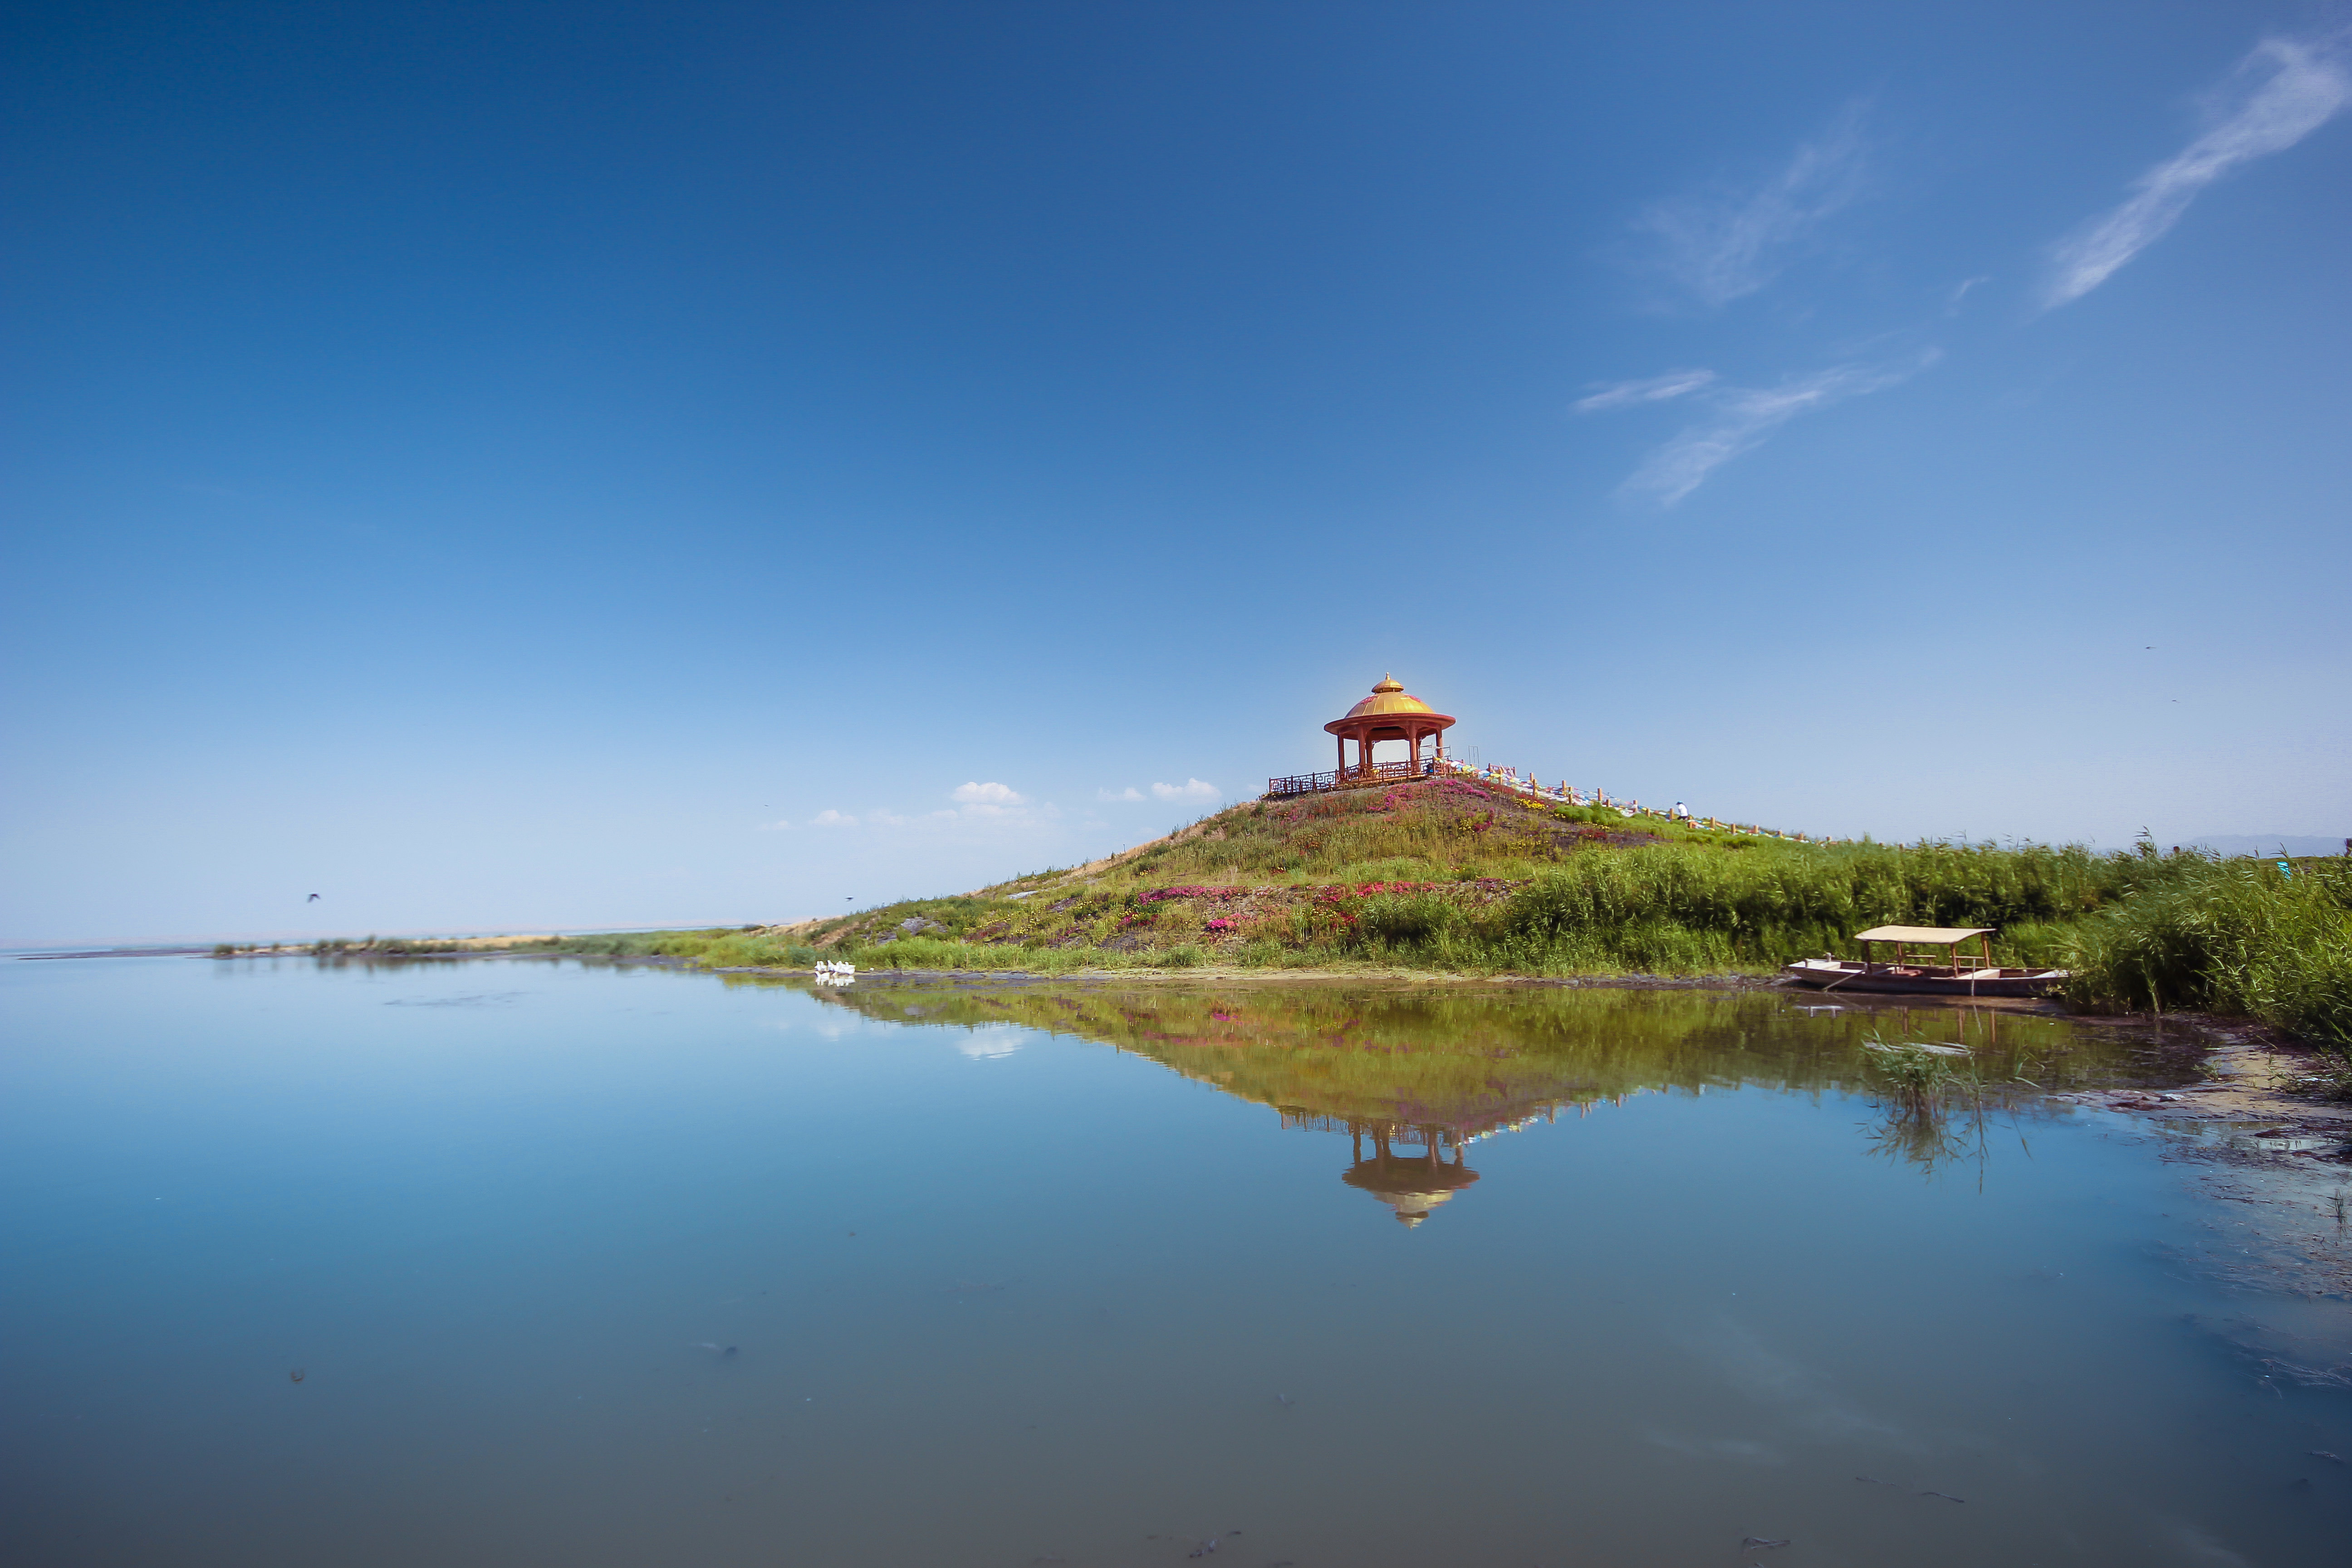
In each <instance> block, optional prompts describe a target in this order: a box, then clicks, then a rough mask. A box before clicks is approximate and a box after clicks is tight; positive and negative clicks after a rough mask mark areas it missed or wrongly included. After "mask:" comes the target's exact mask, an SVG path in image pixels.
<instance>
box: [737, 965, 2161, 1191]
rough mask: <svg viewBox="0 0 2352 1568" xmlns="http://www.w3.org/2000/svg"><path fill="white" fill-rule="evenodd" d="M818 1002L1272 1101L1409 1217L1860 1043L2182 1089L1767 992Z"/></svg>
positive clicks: (910, 985)
mask: <svg viewBox="0 0 2352 1568" xmlns="http://www.w3.org/2000/svg"><path fill="white" fill-rule="evenodd" d="M731 978H734V979H736V980H738V981H739V983H749V984H760V983H763V982H760V981H757V980H755V979H754V978H753V977H750V976H736V977H731ZM764 983H765V984H775V982H764ZM814 995H815V997H816V999H817V1000H818V1001H820V1002H822V1003H824V1004H825V1005H829V1006H835V1007H842V1008H845V1009H848V1010H850V1011H853V1012H856V1013H858V1014H861V1015H863V1016H866V1017H869V1018H874V1019H877V1020H880V1021H887V1022H889V1023H893V1024H902V1025H907V1026H915V1027H929V1028H943V1029H961V1030H967V1031H988V1032H989V1033H990V1034H992V1035H1001V1034H1002V1032H1003V1030H1004V1029H1005V1028H1006V1027H1007V1026H1012V1027H1015V1028H1030V1029H1036V1030H1039V1031H1042V1032H1045V1033H1047V1034H1054V1035H1072V1036H1076V1037H1081V1038H1084V1039H1087V1040H1093V1041H1096V1042H1098V1043H1100V1044H1103V1045H1108V1046H1110V1047H1113V1048H1115V1049H1117V1050H1119V1051H1121V1052H1124V1053H1126V1054H1129V1055H1132V1056H1139V1057H1146V1058H1150V1059H1151V1060H1152V1061H1155V1062H1157V1063H1159V1064H1160V1066H1162V1067H1165V1068H1171V1069H1172V1070H1174V1071H1176V1072H1178V1073H1181V1074H1182V1075H1183V1076H1185V1077H1186V1078H1189V1079H1193V1080H1195V1081H1197V1082H1200V1083H1204V1084H1208V1085H1211V1086H1213V1087H1214V1088H1216V1089H1220V1090H1222V1091H1223V1092H1224V1093H1226V1094H1230V1095H1233V1096H1234V1097H1235V1098H1237V1099H1241V1100H1250V1101H1253V1102H1255V1103H1256V1104H1260V1105H1264V1106H1267V1107H1269V1108H1271V1109H1272V1110H1275V1111H1276V1113H1277V1115H1278V1116H1279V1118H1280V1122H1281V1125H1282V1126H1284V1127H1286V1128H1297V1129H1305V1130H1309V1131H1330V1132H1345V1133H1347V1134H1349V1139H1350V1141H1351V1143H1352V1146H1353V1150H1354V1155H1353V1161H1352V1163H1351V1164H1350V1165H1349V1168H1348V1169H1347V1170H1346V1171H1345V1172H1344V1173H1342V1174H1341V1176H1340V1180H1342V1181H1343V1182H1345V1183H1346V1184H1348V1185H1349V1186H1351V1187H1354V1188H1356V1189H1358V1190H1360V1191H1362V1192H1365V1193H1368V1194H1371V1195H1372V1196H1374V1197H1376V1198H1378V1199H1380V1200H1381V1202H1382V1203H1384V1204H1387V1205H1389V1206H1390V1207H1391V1209H1392V1210H1394V1212H1395V1215H1396V1217H1397V1218H1398V1220H1400V1221H1401V1222H1402V1223H1403V1224H1405V1225H1407V1226H1413V1225H1418V1224H1420V1223H1421V1222H1422V1221H1423V1220H1424V1219H1425V1218H1427V1217H1428V1216H1429V1215H1430V1213H1431V1212H1432V1211H1433V1210H1434V1209H1435V1208H1437V1207H1438V1206H1439V1205H1443V1204H1444V1203H1446V1202H1447V1201H1449V1200H1450V1199H1452V1198H1453V1197H1454V1195H1455V1194H1459V1193H1461V1192H1462V1191H1463V1190H1464V1189H1465V1188H1467V1187H1469V1186H1470V1185H1471V1184H1474V1183H1475V1182H1476V1181H1477V1180H1478V1173H1477V1172H1476V1170H1475V1169H1474V1168H1472V1167H1471V1166H1470V1165H1469V1164H1468V1163H1467V1160H1466V1157H1465V1152H1466V1150H1467V1148H1468V1146H1469V1145H1470V1144H1472V1143H1474V1142H1477V1141H1479V1140H1480V1139H1483V1138H1488V1137H1492V1136H1495V1135H1496V1134H1498V1133H1502V1132H1507V1131H1517V1129H1519V1128H1522V1127H1525V1126H1528V1124H1530V1123H1533V1122H1537V1121H1557V1120H1558V1119H1559V1115H1560V1113H1561V1112H1562V1111H1564V1110H1571V1111H1574V1112H1575V1113H1577V1114H1578V1115H1584V1114H1588V1113H1590V1112H1591V1110H1593V1108H1594V1107H1596V1106H1599V1105H1601V1104H1603V1103H1609V1104H1622V1102H1623V1101H1624V1100H1625V1099H1626V1098H1627V1097H1628V1096H1632V1095H1637V1094H1644V1093H1680V1094H1692V1095H1697V1094H1704V1093H1706V1091H1707V1090H1709V1089H1716V1090H1729V1089H1741V1088H1758V1089H1769V1090H1772V1091H1777V1092H1780V1093H1791V1094H1805V1095H1814V1096H1818V1095H1822V1094H1824V1093H1839V1092H1845V1091H1853V1090H1859V1089H1864V1088H1865V1087H1866V1075H1865V1072H1864V1058H1865V1056H1866V1053H1865V1051H1864V1047H1863V1042H1864V1039H1865V1038H1869V1037H1874V1036H1876V1037H1883V1038H1886V1039H1897V1038H1903V1037H1911V1038H1918V1039H1927V1040H1931V1041H1935V1042H1937V1043H1944V1044H1958V1045H1964V1046H1966V1047H1969V1052H1970V1056H1971V1059H1972V1060H1973V1062H1974V1063H1975V1066H1976V1068H1977V1070H1978V1072H1979V1074H1980V1076H1981V1077H1982V1078H1983V1079H1985V1080H1987V1082H1988V1083H1989V1084H1990V1085H1991V1086H1992V1087H1991V1089H1990V1091H1989V1098H1990V1100H1991V1101H1992V1102H1994V1103H1995V1104H1997V1105H2000V1106H2002V1107H2006V1108H2007V1109H2010V1110H2029V1109H2030V1108H2031V1106H2032V1102H2033V1101H2034V1100H2036V1099H2038V1098H2039V1096H2040V1095H2041V1094H2042V1093H2043V1092H2047V1091H2052V1090H2057V1089H2081V1088H2089V1087H2095V1086H2099V1085H2103V1084H2108V1083H2114V1082H2118V1081H2123V1080H2126V1079H2128V1080H2129V1081H2132V1082H2136V1083H2147V1082H2149V1081H2151V1080H2152V1079H2161V1078H2168V1077H2174V1076H2179V1075H2176V1074H2171V1073H2168V1072H2167V1071H2166V1069H2165V1066H2164V1063H2163V1061H2162V1060H2161V1058H2159V1056H2158V1053H2157V1052H2155V1051H2153V1050H2152V1049H2151V1048H2149V1047H2147V1046H2145V1045H2144V1044H2142V1043H2140V1042H2139V1041H2137V1040H2136V1039H2134V1038H2132V1037H2126V1036H2121V1035H2118V1034H2117V1033H2116V1032H2115V1031H2113V1030H2108V1029H2101V1028H2094V1027H2088V1026H2084V1025H2082V1024H2078V1023H2076V1022H2074V1021H2073V1020H2069V1019H2066V1018H2063V1017H2060V1016H2053V1015H2050V1014H2046V1013H2042V1012H2040V1011H2038V1010H2024V1009H2019V1008H2015V1007H2006V1008H2005V1007H1997V1006H1989V1005H1975V1006H1963V1007H1953V1006H1945V1005H1934V1006H1903V1005H1822V1004H1821V1003H1819V1002H1818V1000H1816V999H1814V998H1813V997H1812V996H1811V994H1807V998H1806V1000H1804V1001H1799V1000H1797V999H1796V998H1794V997H1792V996H1790V994H1786V993H1783V992H1780V991H1774V990H1745V991H1731V990H1724V991H1699V990H1679V989H1677V990H1636V989H1620V988H1608V987H1575V988H1570V987H1559V986H1523V985H1508V986H1506V985H1467V984H1465V985H1446V986H1431V985H1425V984H1424V985H1417V984H1407V983H1401V982H1361V983H1359V982H1323V981H1317V982H1256V983H1218V982H1199V983H1190V982H1174V981H1164V980H1154V981H1145V982H1131V981H1130V982H1120V981H1118V980H1105V981H1092V982H1072V981H1066V980H1055V981H1035V982H1024V981H1020V980H1006V979H1003V978H995V977H971V978H962V977H950V976H888V975H884V976H872V977H863V978H861V979H860V980H859V981H858V982H857V984H855V985H853V986H849V987H844V988H833V987H823V988H817V989H816V990H815V991H814ZM1400 1145H1402V1146H1403V1152H1401V1151H1400V1148H1399V1146H1400Z"/></svg>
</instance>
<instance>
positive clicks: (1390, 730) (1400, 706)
mask: <svg viewBox="0 0 2352 1568" xmlns="http://www.w3.org/2000/svg"><path fill="white" fill-rule="evenodd" d="M1453 722H1454V715H1452V714H1451V713H1440V712H1439V711H1438V710H1436V709H1434V708H1432V707H1431V706H1430V705H1429V704H1428V703H1426V702H1423V700H1421V699H1420V698H1418V697H1415V696H1413V695H1412V693H1411V692H1409V691H1407V690H1406V689H1404V688H1403V687H1402V686H1400V685H1398V684H1397V679H1396V677H1395V676H1393V675H1383V676H1381V683H1380V684H1379V685H1378V686H1375V687H1373V688H1372V694H1371V695H1370V697H1367V698H1365V699H1364V700H1362V701H1361V702H1359V703H1357V704H1356V705H1355V706H1354V707H1353V708H1350V709H1349V710H1348V715H1347V717H1346V718H1344V719H1334V720H1332V721H1330V722H1329V723H1328V724H1326V725H1324V726H1323V728H1324V730H1325V731H1328V733H1330V734H1331V735H1333V736H1335V737H1337V738H1338V740H1339V776H1340V777H1341V778H1342V779H1345V778H1349V777H1359V778H1371V777H1374V776H1376V775H1375V774H1374V773H1373V770H1372V748H1373V747H1374V746H1376V745H1378V744H1379V743H1380V742H1382V741H1402V742H1404V743H1405V744H1406V745H1408V746H1410V747H1412V765H1411V767H1410V769H1409V770H1408V771H1409V772H1410V773H1420V772H1421V770H1422V755H1421V747H1422V742H1424V741H1433V742H1436V746H1437V750H1436V752H1435V755H1436V756H1438V757H1443V756H1444V755H1445V731H1446V730H1447V728H1448V727H1449V726H1451V725H1452V724H1453ZM1350 741H1353V742H1356V765H1355V766H1354V767H1353V768H1350V767H1349V766H1348V742H1350Z"/></svg>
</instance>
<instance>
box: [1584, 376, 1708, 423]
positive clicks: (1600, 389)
mask: <svg viewBox="0 0 2352 1568" xmlns="http://www.w3.org/2000/svg"><path fill="white" fill-rule="evenodd" d="M1714 381H1715V372H1713V371H1711V370H1670V371H1668V372H1666V374H1664V375H1654V376H1651V377H1649V378H1647V379H1646V380H1643V381H1619V382H1612V383H1608V384H1603V385H1599V386H1596V387H1594V388H1593V390H1592V392H1591V394H1590V395H1587V396H1584V397H1580V398H1578V399H1577V400H1576V403H1575V405H1574V406H1575V410H1576V412H1577V413H1579V414H1598V413H1600V412H1601V410H1602V409H1604V408H1624V407H1628V406H1630V405H1633V404H1637V403H1664V402H1665V401H1667V400H1668V399H1669V398H1675V397H1680V396H1682V395H1685V393H1692V392H1696V391H1697V390H1699V388H1701V387H1703V386H1707V385H1711V384H1713V383H1714Z"/></svg>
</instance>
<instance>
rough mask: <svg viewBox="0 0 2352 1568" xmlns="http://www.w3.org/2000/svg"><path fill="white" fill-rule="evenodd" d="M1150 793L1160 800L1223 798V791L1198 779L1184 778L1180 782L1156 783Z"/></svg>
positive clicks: (1208, 799)
mask: <svg viewBox="0 0 2352 1568" xmlns="http://www.w3.org/2000/svg"><path fill="white" fill-rule="evenodd" d="M1151 793H1152V794H1153V795H1156V796H1158V797H1159V798H1160V799H1161V800H1197V801H1214V800H1223V799H1224V798H1225V792H1224V791H1223V790H1221V789H1219V788H1218V787H1217V786H1216V785H1214V784H1207V783H1203V782H1202V780H1200V779H1186V780H1185V781H1184V782H1183V783H1182V784H1153V785H1152V786H1151Z"/></svg>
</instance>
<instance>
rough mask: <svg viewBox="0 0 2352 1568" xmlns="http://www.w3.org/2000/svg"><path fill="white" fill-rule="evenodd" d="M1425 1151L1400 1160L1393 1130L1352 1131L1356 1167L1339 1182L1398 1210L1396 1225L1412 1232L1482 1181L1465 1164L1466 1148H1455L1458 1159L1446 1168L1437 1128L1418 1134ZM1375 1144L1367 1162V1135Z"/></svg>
mask: <svg viewBox="0 0 2352 1568" xmlns="http://www.w3.org/2000/svg"><path fill="white" fill-rule="evenodd" d="M1367 1131H1370V1134H1371V1139H1372V1157H1371V1158H1370V1159H1369V1160H1367V1159H1365V1158H1364V1135H1365V1133H1366V1132H1367ZM1419 1131H1420V1133H1421V1139H1422V1145H1423V1147H1422V1152H1421V1156H1420V1157H1419V1158H1418V1159H1407V1158H1403V1157H1402V1156H1400V1155H1398V1154H1397V1153H1396V1152H1394V1151H1392V1150H1391V1148H1390V1147H1389V1140H1390V1136H1391V1134H1390V1130H1389V1129H1388V1128H1386V1127H1383V1126H1381V1125H1378V1124H1375V1125H1373V1126H1372V1127H1370V1128H1369V1129H1366V1128H1360V1127H1350V1128H1349V1132H1351V1133H1353V1134H1354V1135H1355V1141H1356V1163H1354V1164H1352V1165H1350V1166H1349V1167H1348V1169H1347V1171H1346V1173H1343V1174H1342V1175H1341V1176H1340V1177H1339V1179H1340V1180H1341V1181H1343V1182H1345V1183H1347V1184H1349V1186H1351V1187H1353V1188H1355V1189H1356V1190H1357V1191H1358V1192H1364V1193H1370V1194H1372V1196H1374V1197H1376V1198H1378V1199H1380V1200H1381V1202H1382V1203H1384V1204H1386V1205H1389V1207H1391V1208H1392V1209H1394V1210H1395V1211H1396V1216H1397V1222H1398V1223H1399V1224H1400V1225H1402V1226H1405V1227H1406V1228H1407V1229H1408V1230H1409V1229H1411V1228H1412V1226H1417V1225H1419V1224H1420V1223H1421V1222H1422V1221H1423V1220H1425V1219H1427V1218H1428V1217H1429V1211H1430V1210H1432V1209H1433V1208H1435V1207H1436V1206H1437V1205H1440V1204H1442V1203H1444V1202H1445V1201H1446V1200H1447V1199H1448V1198H1451V1197H1452V1196H1453V1195H1454V1194H1456V1193H1458V1192H1460V1191H1461V1190H1462V1189H1463V1188H1465V1187H1466V1186H1468V1185H1470V1184H1471V1183H1473V1182H1475V1181H1476V1180H1477V1179H1478V1173H1477V1172H1475V1171H1474V1170H1472V1169H1470V1168H1469V1167H1468V1166H1467V1165H1465V1164H1464V1163H1462V1145H1461V1144H1459V1143H1456V1144H1455V1145H1454V1160H1453V1163H1451V1164H1448V1163H1446V1162H1445V1160H1444V1157H1443V1154H1442V1144H1443V1141H1444V1133H1443V1132H1442V1131H1440V1130H1438V1129H1437V1128H1434V1127H1423V1128H1421V1129H1420V1130H1419Z"/></svg>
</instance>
